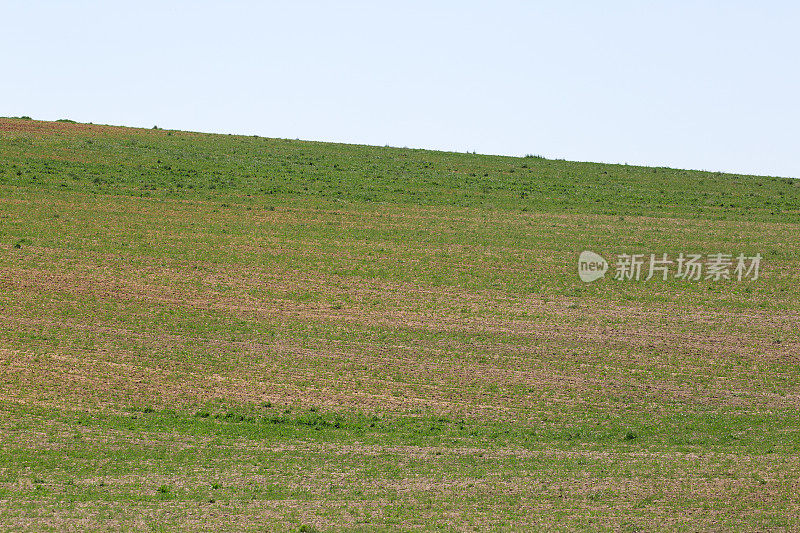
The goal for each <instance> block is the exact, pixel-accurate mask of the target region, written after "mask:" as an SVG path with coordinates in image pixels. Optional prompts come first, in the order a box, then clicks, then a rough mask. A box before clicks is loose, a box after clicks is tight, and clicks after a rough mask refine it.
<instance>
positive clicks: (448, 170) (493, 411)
mask: <svg viewBox="0 0 800 533" xmlns="http://www.w3.org/2000/svg"><path fill="white" fill-rule="evenodd" d="M799 185H800V182H797V181H794V180H790V179H785V178H769V177H757V176H741V175H728V174H720V173H712V172H694V171H682V170H674V169H667V168H644V167H633V166H624V165H600V164H592V163H573V162H566V161H552V160H547V159H542V158H539V157H525V158H511V157H499V156H483V155H476V154H458V153H444V152H432V151H424V150H407V149H398V148H389V147H386V148H378V147H370V146H353V145H339V144H325V143H315V142H303V141H292V140H280V139H265V138H257V137H241V136H228V135H208V134H198V133H189V132H179V131H168V130H160V129H154V130H137V129H132V128H118V127H110V126H96V125H87V124H72V123H68V122H38V121H29V120H21V119H0V250H2V253H1V254H0V272H1V273H2V274H1V275H0V322H1V323H2V324H3V326H2V327H0V382H1V383H2V385H1V386H0V387H1V388H0V410H2V414H3V416H2V419H0V426H2V430H0V438H2V453H0V459H1V460H2V466H0V492H2V497H0V502H2V503H0V523H2V524H4V526H7V527H9V528H13V529H32V530H40V529H43V528H48V527H49V528H56V529H64V528H65V527H68V526H70V525H72V526H74V525H75V524H80V527H82V528H86V529H107V528H112V529H126V528H134V527H135V528H146V527H151V528H155V529H159V528H166V529H173V528H181V529H204V528H209V527H212V526H213V527H216V528H217V529H220V530H262V529H263V528H264V527H265V524H266V526H267V527H268V528H270V529H274V530H286V529H287V528H299V527H301V526H302V525H306V526H308V528H312V527H313V528H317V529H319V530H339V529H365V530H373V529H378V530H381V529H385V528H399V529H434V528H453V529H471V528H474V529H477V530H484V529H489V528H496V529H520V530H526V529H530V528H531V527H536V526H539V527H558V528H562V529H570V528H581V529H584V528H591V529H604V528H611V529H623V530H624V529H628V530H637V529H654V528H661V527H665V526H666V527H670V528H682V529H700V528H702V529H708V528H736V529H752V530H763V529H768V528H790V529H794V528H797V527H800V520H799V519H798V518H797V517H798V516H800V502H798V496H797V494H798V493H799V492H798V490H797V489H798V487H797V479H798V477H800V476H799V474H800V453H798V452H800V424H799V423H800V416H798V407H800V395H798V392H799V391H798V370H797V362H798V349H799V348H800V336H799V335H798V324H800V320H799V319H800V305H798V302H800V299H799V298H798V296H800V295H799V294H798V268H800V261H798V257H800V255H798V252H799V251H800V232H798V228H799V226H800V186H799ZM587 249H588V250H593V251H595V252H597V253H599V254H600V255H602V256H603V257H605V258H606V259H607V260H609V262H610V263H611V270H612V271H610V272H609V273H608V274H607V275H606V277H605V278H603V279H600V280H598V281H596V282H593V283H590V284H586V283H583V282H582V281H581V280H580V279H579V278H578V275H577V262H578V254H579V253H580V252H581V251H582V250H587ZM718 253H721V254H730V255H731V256H732V257H731V261H732V262H733V263H732V264H731V268H730V270H729V271H728V274H729V276H730V278H731V279H719V280H715V279H714V278H713V277H707V275H706V274H707V273H708V272H710V271H708V270H706V271H705V272H704V273H703V275H702V276H700V279H698V280H687V279H679V278H676V277H675V275H674V274H675V272H674V270H671V271H670V275H669V276H668V277H667V279H666V280H665V279H663V278H662V276H661V273H660V272H658V271H656V275H655V276H654V277H652V278H651V279H649V280H647V281H645V279H644V278H645V277H647V276H646V274H648V272H647V268H648V265H649V263H650V261H648V260H649V259H650V254H654V255H655V257H662V256H663V254H667V256H668V257H669V258H671V259H672V260H677V258H678V257H679V256H680V254H685V255H689V254H699V255H701V256H702V257H703V258H704V260H706V263H704V266H705V267H706V268H709V265H708V260H709V258H710V257H712V256H713V255H714V254H718ZM620 254H642V255H643V257H644V259H645V262H644V264H643V265H642V268H643V275H642V276H641V279H639V280H638V281H637V280H636V279H623V280H616V279H612V278H613V274H614V272H613V270H614V268H615V265H614V259H615V258H619V256H620ZM739 254H742V255H743V256H745V257H748V258H751V257H755V256H756V255H757V254H758V255H760V257H761V258H762V259H761V263H760V271H759V275H758V277H757V279H753V278H754V277H755V276H754V275H753V273H752V272H751V273H750V274H751V275H750V276H743V279H741V280H739V279H737V275H736V273H735V272H734V267H735V263H736V257H737V256H738V255H739ZM676 267H677V265H675V264H673V265H671V268H676ZM308 528H306V529H308Z"/></svg>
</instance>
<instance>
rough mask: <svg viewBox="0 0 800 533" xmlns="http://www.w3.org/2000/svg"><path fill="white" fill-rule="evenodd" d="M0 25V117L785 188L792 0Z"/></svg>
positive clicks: (27, 9) (16, 14)
mask: <svg viewBox="0 0 800 533" xmlns="http://www.w3.org/2000/svg"><path fill="white" fill-rule="evenodd" d="M334 4H335V5H334ZM0 20H2V21H3V24H2V31H0V50H2V52H1V53H0V116H20V115H28V116H31V117H33V118H36V119H41V120H56V119H60V118H69V119H72V120H77V121H79V122H93V123H95V124H116V125H126V126H141V127H152V126H154V125H157V126H159V127H162V128H170V129H181V130H192V131H204V132H219V133H239V134H246V135H261V136H266V137H280V138H290V139H295V138H299V139H310V140H320V141H336V142H348V143H357V144H372V145H380V146H383V145H391V146H406V147H412V148H430V149H438V150H453V151H460V152H463V151H470V152H472V151H477V152H478V153H489V154H507V155H526V154H534V155H541V156H544V157H548V158H563V159H568V160H576V161H599V162H609V163H628V164H644V165H654V166H669V167H674V168H691V169H700V170H711V171H728V172H735V173H748V174H764V175H777V176H789V177H800V149H798V148H800V142H798V141H800V135H799V134H798V127H799V126H800V104H798V95H800V68H798V64H799V63H800V31H798V28H800V3H797V2H790V1H770V0H765V1H760V2H755V1H751V2H738V1H735V0H734V1H726V2H721V1H683V0H672V1H663V2H648V1H643V0H642V1H627V2H624V1H616V0H606V1H604V2H598V1H592V2H589V1H584V2H582V1H555V0H553V1H550V2H536V1H527V2H511V1H503V0H495V1H485V2H470V1H465V0H461V1H454V2H449V1H440V2H437V1H427V2H425V1H421V2H417V1H413V0H410V1H405V2H376V1H372V2H366V1H365V2H348V1H344V2H336V3H334V2H311V1H303V0H294V1H291V2H287V1H283V2H269V1H262V2H247V1H236V0H232V1H225V2H221V1H217V2H203V1H191V2H189V1H187V2H178V1H174V2H173V1H169V0H162V1H148V0H138V1H136V2H117V1H108V0H107V1H103V2H100V1H95V2H86V1H69V2H68V1H62V2H55V1H37V0H25V1H17V0H3V1H2V2H0ZM0 142H2V141H1V140H0Z"/></svg>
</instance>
